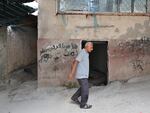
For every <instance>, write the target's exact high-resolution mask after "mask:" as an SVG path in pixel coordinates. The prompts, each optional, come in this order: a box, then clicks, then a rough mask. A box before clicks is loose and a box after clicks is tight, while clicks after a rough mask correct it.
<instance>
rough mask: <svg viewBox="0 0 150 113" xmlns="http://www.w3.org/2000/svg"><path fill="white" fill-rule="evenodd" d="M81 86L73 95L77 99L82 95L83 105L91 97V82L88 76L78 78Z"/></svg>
mask: <svg viewBox="0 0 150 113" xmlns="http://www.w3.org/2000/svg"><path fill="white" fill-rule="evenodd" d="M78 82H79V85H80V88H79V89H78V90H77V92H76V93H75V94H74V95H73V96H72V99H73V100H77V99H78V98H79V97H80V96H81V104H80V106H81V107H83V106H85V104H86V103H87V101H88V97H89V83H88V79H87V78H82V79H78Z"/></svg>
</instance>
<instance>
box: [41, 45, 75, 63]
mask: <svg viewBox="0 0 150 113" xmlns="http://www.w3.org/2000/svg"><path fill="white" fill-rule="evenodd" d="M77 54H78V45H77V44H75V43H57V44H52V45H51V44H49V45H48V46H47V47H45V48H42V49H41V50H40V60H39V62H40V63H43V62H45V63H47V62H48V61H49V60H51V59H53V60H54V61H57V60H58V59H59V58H60V57H74V56H76V55H77Z"/></svg>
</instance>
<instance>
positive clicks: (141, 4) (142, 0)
mask: <svg viewBox="0 0 150 113" xmlns="http://www.w3.org/2000/svg"><path fill="white" fill-rule="evenodd" d="M134 12H141V13H144V12H146V0H135V2H134Z"/></svg>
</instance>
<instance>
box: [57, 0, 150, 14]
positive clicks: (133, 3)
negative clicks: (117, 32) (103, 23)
mask: <svg viewBox="0 0 150 113" xmlns="http://www.w3.org/2000/svg"><path fill="white" fill-rule="evenodd" d="M58 12H59V13H64V12H73V13H75V12H80V13H84V12H89V13H108V12H111V13H149V12H150V0H58Z"/></svg>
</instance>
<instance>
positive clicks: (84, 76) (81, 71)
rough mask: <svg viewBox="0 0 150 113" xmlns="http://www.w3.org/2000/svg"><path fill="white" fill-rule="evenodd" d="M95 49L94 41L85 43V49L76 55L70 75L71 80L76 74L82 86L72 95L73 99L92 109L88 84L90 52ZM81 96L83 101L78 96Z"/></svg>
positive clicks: (81, 106)
mask: <svg viewBox="0 0 150 113" xmlns="http://www.w3.org/2000/svg"><path fill="white" fill-rule="evenodd" d="M92 50H93V43H92V42H87V43H86V44H85V47H84V49H82V50H81V51H80V53H79V54H78V56H77V57H76V59H75V61H74V63H73V66H72V69H71V73H70V74H69V76H68V79H69V80H72V79H73V78H74V76H75V75H76V79H77V80H78V82H79V85H80V88H79V89H78V90H77V92H76V93H75V94H74V95H73V96H72V97H71V99H72V100H73V101H74V102H75V103H77V104H79V105H80V108H82V109H90V108H91V107H92V105H88V104H87V101H88V96H89V85H88V77H89V53H90V52H91V51H92ZM80 96H81V101H79V100H78V98H79V97H80Z"/></svg>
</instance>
